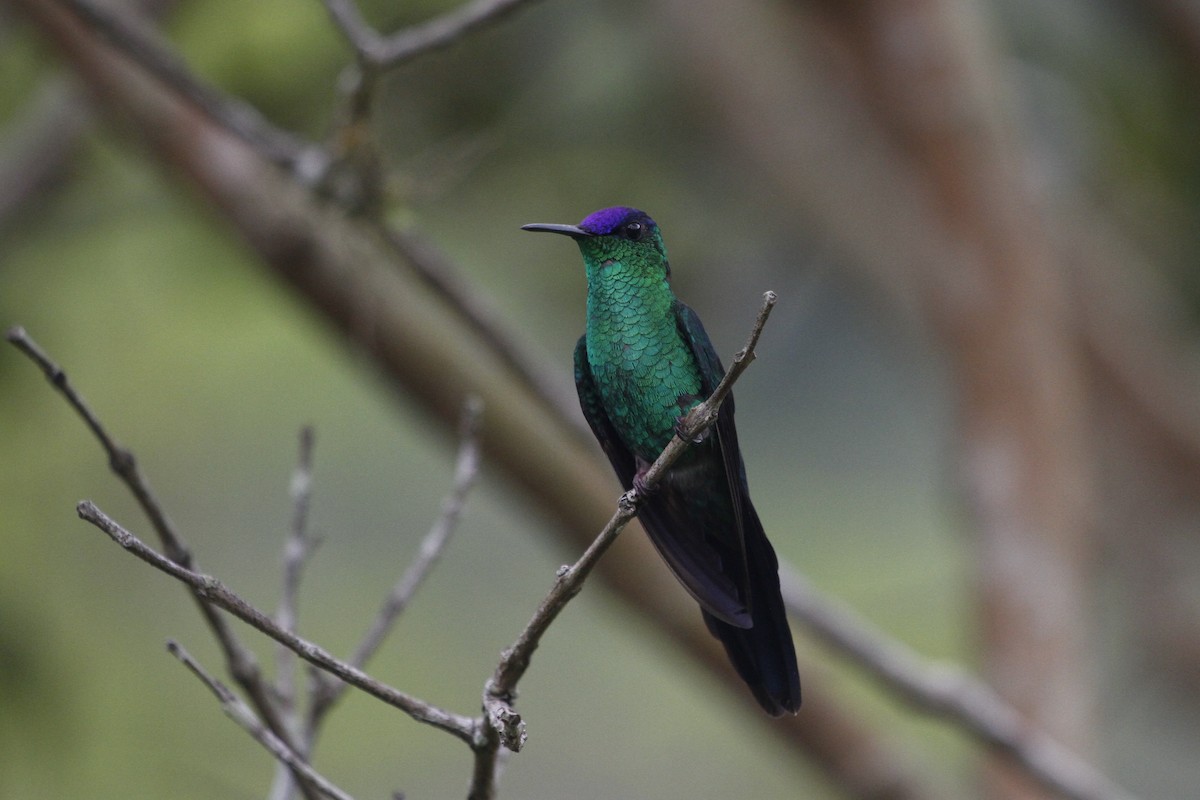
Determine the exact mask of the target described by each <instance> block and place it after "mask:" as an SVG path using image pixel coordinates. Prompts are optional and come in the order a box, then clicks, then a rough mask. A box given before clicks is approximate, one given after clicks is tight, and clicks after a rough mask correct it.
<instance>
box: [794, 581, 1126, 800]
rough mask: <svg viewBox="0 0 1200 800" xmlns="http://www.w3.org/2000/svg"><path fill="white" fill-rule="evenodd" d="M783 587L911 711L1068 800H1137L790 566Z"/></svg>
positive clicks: (836, 645)
mask: <svg viewBox="0 0 1200 800" xmlns="http://www.w3.org/2000/svg"><path fill="white" fill-rule="evenodd" d="M779 584H780V589H781V591H782V593H783V602H784V605H785V606H786V607H787V609H788V611H789V612H790V613H791V614H792V615H793V616H794V617H796V618H797V619H799V620H800V621H802V622H803V623H804V624H805V625H807V626H808V628H809V630H811V631H812V632H813V633H814V634H816V635H817V636H818V637H820V638H821V639H822V640H823V641H825V642H826V643H827V644H828V645H830V646H831V647H832V648H833V649H834V650H836V651H838V652H839V653H841V654H842V655H843V656H845V657H846V658H847V659H848V660H849V661H851V662H852V663H853V664H855V665H857V666H859V667H861V668H862V669H864V670H866V671H867V672H868V673H870V674H871V675H872V676H873V677H874V678H875V679H876V680H878V681H879V682H880V683H882V684H883V685H884V686H886V687H887V688H888V689H890V690H891V691H893V692H895V693H896V694H898V695H900V696H901V697H902V698H904V699H905V700H906V701H907V702H908V703H909V704H911V705H912V706H913V707H914V708H916V709H918V710H921V711H924V712H926V713H928V714H933V715H935V716H939V717H943V718H945V719H948V720H950V721H952V722H954V723H955V724H956V725H958V727H960V728H962V729H963V730H965V731H967V732H968V733H970V734H971V735H972V736H974V737H975V738H976V739H978V740H980V741H981V742H983V743H984V744H985V745H988V746H989V747H991V748H993V749H995V750H998V751H999V752H1001V753H1003V754H1004V755H1006V756H1008V757H1009V758H1011V759H1012V760H1013V761H1015V762H1016V764H1017V765H1018V766H1020V767H1021V768H1022V769H1023V770H1024V771H1025V773H1026V774H1027V775H1029V776H1030V777H1031V778H1033V779H1034V780H1036V781H1038V782H1039V783H1041V784H1042V785H1043V786H1045V787H1046V788H1048V789H1051V790H1053V791H1055V792H1057V793H1058V794H1060V795H1061V796H1063V797H1066V798H1070V800H1133V795H1131V794H1129V793H1128V792H1127V791H1125V790H1124V789H1122V788H1121V787H1119V786H1117V785H1116V784H1115V783H1113V782H1112V781H1111V780H1110V779H1108V778H1107V777H1105V776H1104V775H1103V774H1101V773H1100V772H1099V771H1098V770H1096V768H1095V767H1093V766H1092V765H1090V764H1088V763H1087V762H1086V761H1084V760H1083V759H1081V758H1080V757H1079V756H1077V755H1076V754H1075V753H1073V752H1071V751H1070V750H1068V749H1067V748H1066V747H1063V746H1062V745H1060V744H1059V743H1058V742H1056V741H1054V740H1053V739H1052V738H1051V737H1050V736H1048V735H1047V734H1045V733H1044V732H1043V731H1041V730H1040V729H1039V728H1037V727H1036V726H1034V725H1032V724H1030V723H1028V722H1027V721H1026V720H1025V719H1023V718H1022V716H1021V715H1020V714H1019V713H1018V712H1017V711H1016V709H1014V708H1013V707H1012V706H1010V705H1009V704H1008V703H1006V702H1004V700H1003V699H1002V698H1001V697H1000V696H999V695H997V694H996V693H995V692H994V691H993V690H992V689H991V688H990V687H989V686H987V685H986V684H984V683H983V682H982V681H980V680H979V679H978V678H975V677H974V676H972V675H970V674H968V673H966V672H964V671H963V670H962V669H960V668H958V667H957V666H952V665H949V664H929V663H925V662H923V660H922V659H921V657H920V656H918V655H917V654H916V653H914V652H913V651H912V650H910V649H909V648H908V647H907V646H905V645H904V644H902V643H901V642H898V641H896V640H894V639H891V638H889V637H888V636H886V635H885V634H883V633H882V632H880V631H878V630H876V629H875V628H873V627H872V626H871V625H870V624H869V623H868V622H866V621H865V620H863V619H862V618H860V617H859V616H858V615H857V614H855V613H854V612H853V611H852V610H851V609H849V608H848V607H846V606H844V605H842V604H841V603H838V602H837V601H836V600H834V599H832V598H829V597H826V596H823V595H822V594H820V593H819V592H817V591H816V590H815V589H813V588H812V586H811V585H809V583H808V581H806V580H805V579H804V577H803V576H802V575H801V574H800V573H799V572H797V571H796V570H795V569H793V568H791V567H790V566H788V565H787V564H783V563H781V564H780V565H779Z"/></svg>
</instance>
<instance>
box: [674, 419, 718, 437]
mask: <svg viewBox="0 0 1200 800" xmlns="http://www.w3.org/2000/svg"><path fill="white" fill-rule="evenodd" d="M686 422H687V414H684V415H683V416H681V417H676V418H675V435H676V436H678V437H679V438H680V439H683V440H684V441H685V442H686V441H688V437H687V431H685V430H684V427H685V423H686ZM710 433H712V427H708V428H705V429H704V430H702V431H700V433H699V435H697V436H693V437H692V438H691V442H692V444H701V443H703V442H704V440H705V439H707V438H708V436H709V434H710Z"/></svg>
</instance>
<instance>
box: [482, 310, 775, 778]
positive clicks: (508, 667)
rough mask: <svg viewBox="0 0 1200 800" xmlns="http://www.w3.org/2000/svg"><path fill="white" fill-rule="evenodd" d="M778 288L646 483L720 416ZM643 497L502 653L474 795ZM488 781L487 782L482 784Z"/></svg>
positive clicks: (621, 505) (520, 728) (628, 503)
mask: <svg viewBox="0 0 1200 800" xmlns="http://www.w3.org/2000/svg"><path fill="white" fill-rule="evenodd" d="M775 300H776V296H775V293H774V292H766V293H765V294H764V295H763V304H762V308H761V309H760V310H759V312H758V317H757V318H756V319H755V321H754V327H753V329H752V330H751V332H750V337H749V338H748V339H747V341H746V346H745V347H744V348H742V349H741V350H740V351H738V353H737V354H736V355H735V356H734V357H733V363H732V364H731V365H730V368H729V370H728V371H727V372H726V373H725V375H724V377H723V378H722V379H721V382H720V383H719V384H718V385H717V388H716V389H715V390H714V391H713V393H712V395H710V396H709V398H708V399H707V400H705V401H704V402H703V403H700V404H699V405H697V406H696V407H695V408H693V409H692V410H691V411H690V412H689V413H688V415H687V417H685V418H684V420H683V423H682V424H681V425H680V430H679V433H677V434H676V435H675V436H674V437H673V438H672V439H671V441H670V442H669V443H668V444H667V446H666V448H664V449H663V451H662V453H661V454H659V456H658V458H657V459H655V461H654V463H653V464H652V465H651V467H650V469H649V470H648V471H647V472H646V486H647V487H648V488H653V487H654V486H656V485H657V484H658V482H659V481H660V480H661V479H662V476H663V474H664V473H665V472H666V471H667V470H668V469H670V467H671V465H672V464H674V463H675V461H676V460H677V459H678V458H679V456H680V455H682V454H683V451H684V450H686V449H687V448H688V447H690V446H691V443H692V441H693V440H694V439H695V438H696V437H697V436H699V435H700V434H701V433H703V432H704V431H705V430H707V429H708V428H709V427H710V426H712V424H713V423H714V422H716V420H717V415H718V413H719V412H720V410H721V404H722V403H723V402H724V401H725V398H726V397H728V395H729V392H730V390H731V389H732V388H733V384H734V383H735V382H736V381H737V379H738V378H739V377H741V374H742V373H743V372H745V371H746V368H747V367H749V366H750V363H751V362H752V361H754V359H755V352H754V348H755V347H756V346H757V344H758V339H759V337H760V336H761V335H762V330H763V327H764V326H765V325H766V324H767V318H768V317H769V316H770V314H771V309H772V308H774V307H775ZM641 500H642V498H641V496H640V494H639V492H638V491H637V490H636V489H630V490H629V491H627V492H626V493H625V494H623V495H621V498H620V500H619V501H618V503H617V510H616V512H614V513H613V515H612V517H611V518H610V519H609V521H608V523H607V524H606V525H605V526H604V528H603V529H602V530H601V531H600V533H599V535H598V536H597V537H596V538H595V540H593V541H592V543H591V544H590V545H589V546H588V548H587V549H586V550H585V551H584V553H583V555H582V556H580V557H579V560H578V561H576V562H575V563H574V564H572V565H571V566H564V567H561V568H560V569H559V571H558V575H557V576H556V578H555V581H554V585H553V587H551V589H550V592H549V593H548V594H547V595H546V597H545V599H543V600H542V602H541V604H539V605H538V608H537V611H535V612H534V615H533V617H532V618H531V619H530V620H529V623H528V624H527V625H526V626H525V629H524V630H522V631H521V633H520V635H518V637H517V639H516V641H515V642H514V643H513V644H512V646H511V647H509V648H508V649H506V650H505V651H504V653H503V654H502V655H501V658H500V663H499V664H498V665H497V667H496V671H495V672H494V673H493V674H492V677H491V678H490V679H489V680H488V682H487V685H486V686H485V688H484V695H483V708H484V720H483V723H484V724H483V727H484V731H485V734H486V736H485V737H484V739H485V741H484V744H483V746H481V747H478V748H476V762H477V763H476V768H475V771H474V779H473V784H472V789H471V793H470V797H471V798H485V797H491V796H492V794H493V789H492V788H491V786H490V784H491V782H492V781H494V777H493V776H494V773H495V762H496V754H497V752H498V749H499V745H501V744H502V745H503V746H504V747H505V748H507V749H509V750H511V751H514V752H517V751H520V749H521V747H522V746H523V745H524V743H525V739H526V732H525V723H524V721H522V719H521V716H520V714H518V713H517V712H516V711H515V710H514V709H513V707H512V703H513V701H514V699H515V696H516V687H517V683H518V682H519V681H520V680H521V677H522V676H523V675H524V674H525V671H526V670H527V669H528V668H529V664H530V660H531V659H532V657H533V651H534V650H536V649H537V647H538V644H539V643H540V642H541V639H542V636H543V634H545V632H546V630H547V629H548V628H549V627H550V623H552V622H553V621H554V619H555V618H556V617H557V616H558V614H559V613H560V612H561V611H562V610H563V608H565V607H566V605H567V603H569V602H570V601H571V599H572V598H573V597H575V596H576V595H577V594H579V592H580V590H581V589H582V588H583V582H584V581H585V580H586V579H587V576H588V575H589V574H590V573H591V571H592V568H593V567H595V566H596V563H597V562H598V561H599V560H600V557H601V556H602V555H604V552H605V551H606V550H607V549H608V548H609V547H610V546H611V545H612V543H613V542H615V541H616V540H617V536H619V535H620V533H621V531H622V530H624V528H625V526H626V525H628V524H629V522H630V521H631V520H632V519H633V518H634V517H635V516H637V511H638V506H639V505H640V504H641ZM483 782H487V783H483Z"/></svg>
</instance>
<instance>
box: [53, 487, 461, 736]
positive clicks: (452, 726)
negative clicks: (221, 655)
mask: <svg viewBox="0 0 1200 800" xmlns="http://www.w3.org/2000/svg"><path fill="white" fill-rule="evenodd" d="M76 510H77V511H78V512H79V516H80V518H81V519H84V520H86V521H87V522H90V523H92V524H93V525H95V526H96V527H97V528H99V529H100V530H102V531H104V532H105V533H106V534H108V536H109V538H111V539H112V540H113V541H114V542H116V543H117V544H119V545H120V546H121V547H123V548H125V550H127V551H129V552H130V553H132V554H133V555H135V556H137V557H138V558H140V559H141V560H142V561H145V562H146V563H147V564H149V565H151V566H152V567H155V568H156V569H159V570H161V571H162V572H165V573H167V574H168V575H170V576H171V577H173V578H175V579H176V580H179V581H182V582H183V583H186V584H187V585H188V586H191V587H192V588H193V589H194V590H195V591H196V592H197V593H198V594H199V595H201V596H202V597H203V598H204V599H205V600H206V601H208V602H209V603H211V604H212V605H214V606H217V607H219V608H222V609H224V610H226V611H228V612H229V613H230V614H233V615H234V616H235V617H237V618H238V619H240V620H242V621H243V622H245V623H246V624H248V625H250V626H251V627H252V628H255V629H256V630H258V631H260V632H262V633H265V634H266V635H267V636H270V637H271V638H272V639H274V640H275V641H277V642H279V643H280V644H282V645H284V646H286V647H288V648H289V649H291V650H292V651H293V652H294V653H296V655H298V656H300V657H301V658H303V659H304V660H305V661H307V662H308V663H310V664H313V665H315V666H317V667H320V668H321V669H324V670H326V671H328V672H331V673H333V674H334V675H336V676H338V677H339V678H341V679H342V680H343V681H345V682H346V683H349V684H350V685H352V686H355V687H357V688H359V689H361V690H363V691H364V692H366V693H367V694H369V695H371V696H372V697H375V698H377V699H379V700H382V701H383V702H384V703H386V704H388V705H389V706H393V707H395V708H398V709H400V710H401V711H403V712H404V713H406V714H408V715H409V716H410V717H412V718H413V719H415V720H417V721H418V722H424V723H426V724H428V725H431V726H433V727H435V728H438V729H439V730H443V731H446V732H447V733H451V734H453V735H454V736H456V737H458V738H459V739H462V740H463V741H466V742H468V743H470V742H473V740H474V738H475V735H476V730H475V728H476V725H475V721H474V720H473V719H471V718H469V717H463V716H460V715H458V714H452V713H450V712H448V711H444V710H442V709H440V708H438V707H436V706H434V705H431V704H429V703H426V702H425V701H424V700H420V699H418V698H416V697H413V696H412V695H409V694H405V693H404V692H401V691H400V690H399V689H395V688H393V687H391V686H388V685H387V684H385V683H382V682H380V681H377V680H376V679H374V678H372V677H371V676H370V675H367V674H366V673H365V672H363V671H362V670H360V669H357V668H356V667H354V666H352V665H350V664H347V663H346V662H344V661H341V660H339V659H337V658H335V657H334V656H332V655H330V653H329V652H328V651H326V650H324V649H323V648H321V647H319V646H318V645H315V644H313V643H312V642H309V641H307V640H305V639H302V638H300V637H299V636H297V635H296V634H294V633H292V632H291V631H287V630H284V629H283V628H281V627H279V625H278V624H276V622H275V621H274V620H273V619H271V617H270V616H268V615H267V614H264V613H263V612H262V611H259V610H258V609H257V608H255V607H254V606H252V605H250V604H249V603H247V602H246V601H245V600H243V599H242V598H241V597H240V596H239V595H237V594H236V593H234V592H233V591H232V590H230V589H229V588H228V587H227V586H225V585H224V584H223V583H221V582H220V581H219V580H217V579H216V578H214V577H212V576H210V575H202V574H200V573H197V572H193V571H192V570H189V569H185V568H184V567H181V566H180V565H179V564H176V563H175V562H174V561H171V560H170V559H168V558H164V557H163V556H162V555H161V554H160V553H158V552H156V551H155V550H154V549H153V548H151V547H149V546H147V545H146V544H145V543H144V542H143V541H141V540H140V539H138V538H137V537H136V536H134V535H133V534H132V533H130V532H129V531H127V530H126V529H125V528H123V527H121V526H120V525H119V524H118V523H117V522H115V521H114V520H113V519H111V518H110V517H109V516H108V515H107V514H105V513H104V512H103V511H101V510H100V509H99V508H97V507H96V505H95V504H94V503H92V502H91V501H90V500H84V501H82V502H81V503H79V505H78V506H77V508H76Z"/></svg>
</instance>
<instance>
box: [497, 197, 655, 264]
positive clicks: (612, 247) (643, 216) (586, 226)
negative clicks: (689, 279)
mask: <svg viewBox="0 0 1200 800" xmlns="http://www.w3.org/2000/svg"><path fill="white" fill-rule="evenodd" d="M521 230H525V231H543V232H546V233H561V234H563V235H565V236H570V237H571V238H572V239H574V240H575V242H576V243H577V244H578V245H579V249H580V251H582V253H583V258H584V261H585V262H586V263H587V265H588V269H589V274H590V272H591V269H592V268H593V266H595V267H597V268H600V269H603V268H604V267H606V266H610V265H613V264H622V265H624V266H625V267H626V268H631V267H632V268H636V269H639V270H645V271H648V272H651V271H657V270H662V272H663V274H664V275H665V276H666V277H668V278H669V277H670V275H671V265H670V263H669V262H668V261H667V247H666V245H665V244H664V243H663V239H662V234H661V233H660V232H659V230H658V225H657V224H656V223H655V222H654V220H652V219H651V218H650V215H649V214H647V213H646V212H645V211H639V210H638V209H636V208H629V207H628V206H613V207H612V208H602V209H600V210H599V211H597V212H595V213H593V214H589V215H588V216H586V217H584V219H583V222H580V223H579V224H578V225H549V224H542V223H532V224H530V225H522V226H521Z"/></svg>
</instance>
